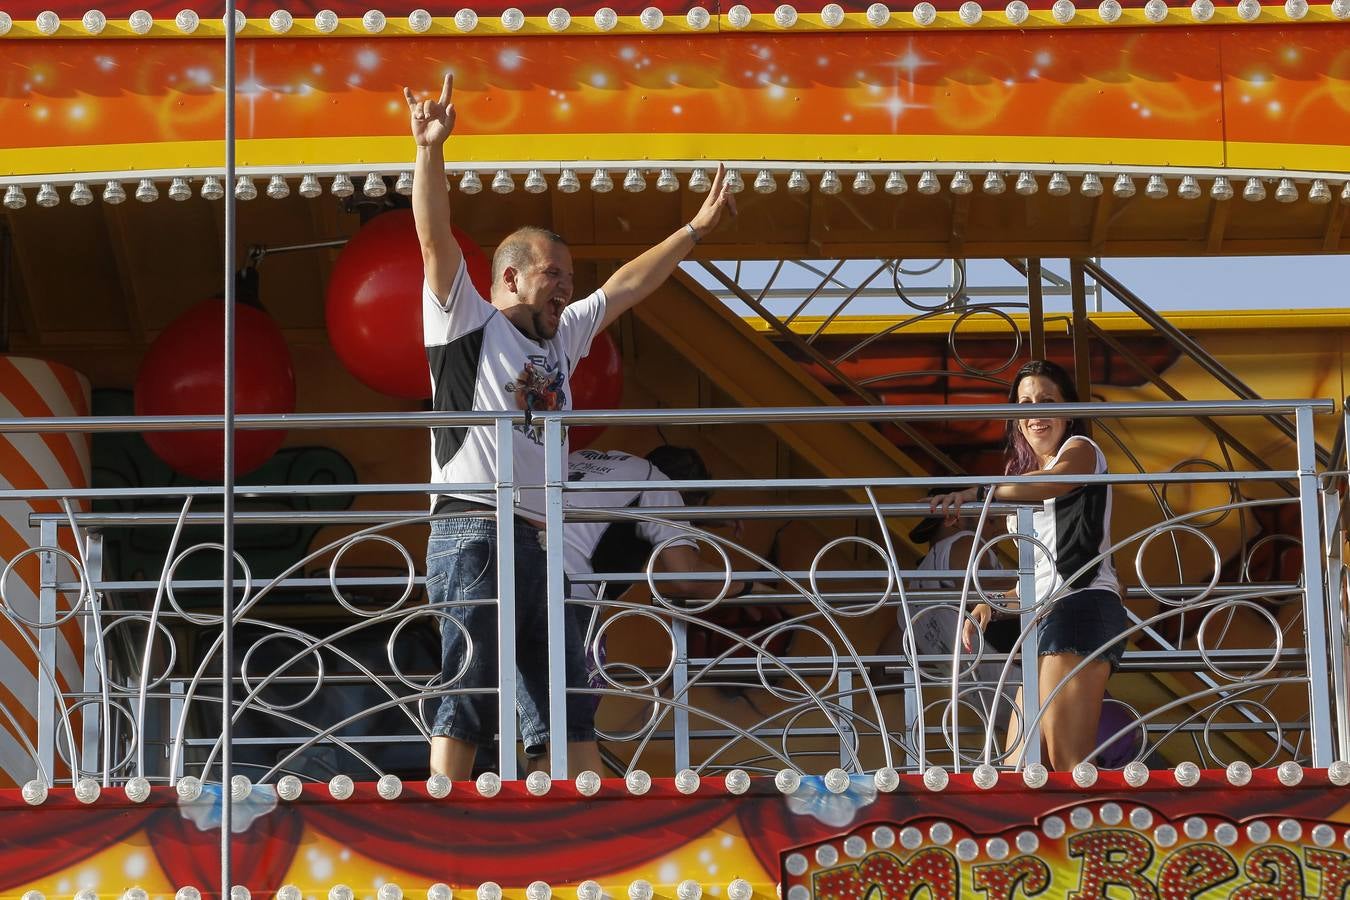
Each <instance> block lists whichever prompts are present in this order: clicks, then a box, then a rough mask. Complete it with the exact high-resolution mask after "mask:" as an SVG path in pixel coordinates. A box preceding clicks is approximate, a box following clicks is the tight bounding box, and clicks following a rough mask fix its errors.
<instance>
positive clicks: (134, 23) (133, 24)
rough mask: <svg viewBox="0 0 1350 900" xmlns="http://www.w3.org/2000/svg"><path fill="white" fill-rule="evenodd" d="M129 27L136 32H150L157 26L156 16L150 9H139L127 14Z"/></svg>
mask: <svg viewBox="0 0 1350 900" xmlns="http://www.w3.org/2000/svg"><path fill="white" fill-rule="evenodd" d="M127 27H128V28H130V29H131V30H132V32H134V33H135V34H149V33H150V29H151V28H154V27H155V18H154V16H152V15H150V12H149V11H148V10H144V9H138V10H136V11H135V12H133V13H132V14H131V15H129V16H127Z"/></svg>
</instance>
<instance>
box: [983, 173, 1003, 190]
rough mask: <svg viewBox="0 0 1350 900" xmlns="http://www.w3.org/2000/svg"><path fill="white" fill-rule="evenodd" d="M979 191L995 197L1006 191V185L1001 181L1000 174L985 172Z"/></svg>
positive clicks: (1001, 175) (1001, 174) (1001, 176)
mask: <svg viewBox="0 0 1350 900" xmlns="http://www.w3.org/2000/svg"><path fill="white" fill-rule="evenodd" d="M980 189H981V190H982V191H984V192H985V193H986V194H990V195H992V196H997V195H999V194H1001V193H1003V192H1004V191H1006V190H1007V189H1008V185H1007V184H1006V183H1005V182H1004V180H1003V173H1002V172H986V173H985V174H984V183H983V184H982V185H980Z"/></svg>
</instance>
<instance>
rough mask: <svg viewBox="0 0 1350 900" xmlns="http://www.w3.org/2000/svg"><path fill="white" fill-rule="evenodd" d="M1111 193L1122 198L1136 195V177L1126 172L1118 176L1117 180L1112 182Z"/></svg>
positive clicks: (1125, 198)
mask: <svg viewBox="0 0 1350 900" xmlns="http://www.w3.org/2000/svg"><path fill="white" fill-rule="evenodd" d="M1111 193H1112V194H1113V195H1115V196H1116V197H1118V198H1119V199H1121V200H1128V199H1129V198H1131V197H1133V196H1134V179H1133V178H1131V177H1130V176H1128V175H1126V174H1125V173H1123V172H1122V173H1121V174H1119V175H1117V176H1116V180H1115V181H1114V182H1113V183H1112V184H1111Z"/></svg>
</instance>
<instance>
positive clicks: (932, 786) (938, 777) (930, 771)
mask: <svg viewBox="0 0 1350 900" xmlns="http://www.w3.org/2000/svg"><path fill="white" fill-rule="evenodd" d="M949 780H950V776H948V775H947V770H946V769H944V768H942V767H941V766H929V767H928V768H927V769H925V770H924V773H923V786H924V787H926V788H928V789H929V790H930V791H940V790H943V789H944V788H946V787H947V782H948V781H949Z"/></svg>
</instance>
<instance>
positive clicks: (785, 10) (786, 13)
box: [773, 3, 797, 28]
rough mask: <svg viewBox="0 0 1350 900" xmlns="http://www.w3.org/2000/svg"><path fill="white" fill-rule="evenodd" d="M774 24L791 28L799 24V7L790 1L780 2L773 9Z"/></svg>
mask: <svg viewBox="0 0 1350 900" xmlns="http://www.w3.org/2000/svg"><path fill="white" fill-rule="evenodd" d="M773 21H774V24H775V25H777V26H778V27H779V28H791V27H792V26H793V25H796V24H797V9H796V7H794V6H793V5H792V4H790V3H782V4H779V5H778V7H777V8H776V9H775V10H774V11H773Z"/></svg>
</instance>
